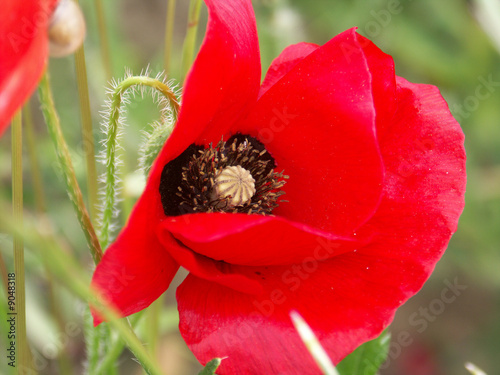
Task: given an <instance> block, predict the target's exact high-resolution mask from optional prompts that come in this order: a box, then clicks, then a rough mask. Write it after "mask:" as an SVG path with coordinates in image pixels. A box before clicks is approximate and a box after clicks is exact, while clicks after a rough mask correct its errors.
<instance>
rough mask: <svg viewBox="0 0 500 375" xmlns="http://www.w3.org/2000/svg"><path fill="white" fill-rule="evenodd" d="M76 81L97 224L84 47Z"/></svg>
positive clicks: (91, 207) (77, 58)
mask: <svg viewBox="0 0 500 375" xmlns="http://www.w3.org/2000/svg"><path fill="white" fill-rule="evenodd" d="M75 68H76V80H77V85H78V96H79V98H80V115H81V119H82V139H83V153H84V155H85V162H86V165H87V190H88V200H89V211H90V217H91V219H92V222H94V223H95V219H96V211H97V202H98V196H97V194H98V185H97V169H96V162H95V147H94V134H93V131H92V115H91V112H90V101H89V87H88V82H87V67H86V65H85V50H84V48H83V45H82V46H81V47H80V48H79V49H78V50H77V51H76V53H75Z"/></svg>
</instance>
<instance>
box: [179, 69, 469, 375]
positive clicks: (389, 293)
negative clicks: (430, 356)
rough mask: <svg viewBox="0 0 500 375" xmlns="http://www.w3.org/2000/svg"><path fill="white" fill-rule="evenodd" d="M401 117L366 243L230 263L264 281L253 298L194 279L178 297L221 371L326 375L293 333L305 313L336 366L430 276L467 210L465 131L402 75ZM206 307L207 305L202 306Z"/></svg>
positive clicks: (431, 93)
mask: <svg viewBox="0 0 500 375" xmlns="http://www.w3.org/2000/svg"><path fill="white" fill-rule="evenodd" d="M397 108H398V110H397V112H396V114H395V116H394V119H393V122H392V123H391V124H384V125H385V127H386V131H384V133H383V134H384V136H383V138H382V139H380V145H381V152H382V154H383V157H384V162H385V166H386V171H387V172H386V182H385V184H384V191H383V199H382V201H381V203H380V206H379V208H378V210H377V213H376V214H375V215H374V216H373V217H372V219H371V220H370V221H369V222H368V223H366V224H365V225H363V226H362V227H361V228H360V229H359V231H358V232H357V236H359V237H365V238H370V243H369V244H368V245H366V246H364V247H362V248H360V249H358V250H357V251H353V252H351V253H346V254H342V255H339V256H337V257H335V258H332V259H329V260H325V261H323V260H321V259H316V260H313V259H306V258H305V259H304V261H303V262H301V263H298V264H295V265H291V266H281V267H278V266H274V267H243V266H234V268H233V271H239V272H241V273H242V274H244V275H247V277H249V278H250V277H254V278H256V279H257V280H258V279H260V280H261V284H262V287H263V288H264V293H263V294H262V295H260V296H255V295H253V296H250V295H246V294H243V293H238V292H236V291H234V290H231V289H229V288H225V287H223V286H221V285H218V284H216V283H207V282H206V281H205V280H202V279H199V278H197V277H195V276H189V277H188V278H187V279H186V280H185V281H184V283H183V284H182V285H181V287H180V288H179V289H178V292H177V299H178V304H179V311H180V330H181V334H182V335H183V337H184V339H185V340H186V342H187V344H188V346H189V347H190V348H191V350H192V351H193V352H194V353H195V355H196V356H197V358H198V359H199V360H200V361H201V362H202V363H205V362H207V361H208V360H210V359H212V358H215V357H226V359H224V360H223V362H222V365H221V367H220V368H219V369H218V373H219V374H221V375H225V374H232V373H236V372H237V373H238V374H243V375H245V374H254V373H266V374H278V373H287V374H295V373H296V374H305V373H307V374H320V371H319V369H317V368H316V367H315V366H314V364H312V362H311V359H310V358H309V356H308V354H307V352H306V351H305V350H304V347H303V344H302V343H301V342H300V340H299V338H298V336H297V334H296V332H295V330H294V329H293V327H292V325H291V323H290V320H289V318H288V313H289V311H290V310H291V309H295V310H297V311H299V312H300V313H301V314H302V315H303V316H304V318H305V320H306V321H307V322H308V323H309V325H310V326H311V327H312V329H313V331H314V332H315V333H316V334H317V336H318V337H319V339H320V341H321V344H322V346H323V347H324V348H325V349H326V350H327V352H328V354H329V355H330V357H331V358H332V359H333V361H334V362H335V363H337V362H339V361H340V360H341V359H342V358H343V357H344V356H345V355H346V354H348V353H349V352H351V351H352V350H353V349H354V348H355V347H357V346H358V345H359V344H361V343H363V342H365V341H367V340H370V339H372V338H374V337H376V336H377V335H378V334H379V333H380V332H381V331H382V330H383V329H384V328H385V327H386V326H387V325H388V324H389V323H390V322H391V320H392V317H393V315H394V312H395V310H396V309H397V308H398V307H399V306H400V305H401V304H402V303H404V302H405V301H406V300H407V299H408V298H409V297H411V296H412V295H414V294H415V293H416V292H417V291H418V290H419V289H420V287H421V286H422V284H423V282H424V281H425V280H426V279H427V278H428V277H429V275H430V273H431V272H432V270H433V268H434V265H435V264H436V262H437V261H438V260H439V258H440V257H441V255H442V253H443V251H444V249H445V248H446V246H447V244H448V241H449V238H450V236H451V234H452V233H453V232H454V231H455V230H456V226H457V222H458V217H459V215H460V213H461V212H462V209H463V206H464V199H463V196H464V191H465V182H466V178H465V152H464V147H463V133H462V131H461V129H460V126H459V125H458V123H457V122H456V121H455V120H454V119H453V117H452V116H451V114H450V112H449V110H448V107H447V105H446V103H445V101H444V100H443V99H442V97H441V95H440V94H439V91H438V90H437V89H436V88H435V87H433V86H427V85H415V84H411V83H408V82H407V81H405V80H404V79H401V78H398V79H397ZM200 306H203V309H201V308H200Z"/></svg>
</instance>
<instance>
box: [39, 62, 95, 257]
mask: <svg viewBox="0 0 500 375" xmlns="http://www.w3.org/2000/svg"><path fill="white" fill-rule="evenodd" d="M38 93H39V96H40V103H41V107H42V112H43V116H44V117H45V122H46V123H47V127H48V128H49V133H50V135H51V137H52V141H53V142H54V147H55V149H56V152H57V157H58V159H59V163H60V165H61V170H62V172H63V175H64V180H65V182H66V190H67V192H68V194H69V197H70V199H71V201H72V202H73V205H74V208H75V211H76V215H77V217H78V221H79V223H80V226H81V228H82V230H83V233H84V234H85V237H86V239H87V243H88V245H89V247H90V252H91V254H92V257H93V258H94V262H95V264H97V263H99V261H100V260H101V258H102V250H101V246H100V244H99V240H98V238H97V235H96V233H95V230H94V227H93V226H92V222H91V220H90V217H89V214H88V211H87V209H86V208H85V204H84V203H83V197H82V192H81V191H80V187H79V186H78V181H77V180H76V176H75V171H74V169H73V163H72V162H71V158H70V155H69V151H68V146H67V145H66V141H65V140H64V136H63V133H62V131H61V126H60V123H59V116H58V115H57V112H56V109H55V105H54V99H53V95H52V90H51V89H50V83H49V75H48V72H45V74H44V75H43V77H42V80H41V81H40V84H39V86H38Z"/></svg>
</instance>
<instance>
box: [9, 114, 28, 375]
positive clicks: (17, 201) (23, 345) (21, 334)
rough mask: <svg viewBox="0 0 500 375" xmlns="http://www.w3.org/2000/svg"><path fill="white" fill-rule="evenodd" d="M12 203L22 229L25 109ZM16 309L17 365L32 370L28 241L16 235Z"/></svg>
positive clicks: (15, 147)
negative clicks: (26, 264) (28, 326)
mask: <svg viewBox="0 0 500 375" xmlns="http://www.w3.org/2000/svg"><path fill="white" fill-rule="evenodd" d="M12 206H13V215H12V219H13V225H14V227H15V228H16V229H17V230H21V231H22V229H21V228H22V227H23V128H22V118H21V112H18V113H17V114H16V115H15V116H14V119H13V120H12ZM14 272H15V274H16V276H15V283H16V286H15V288H16V290H15V296H16V299H15V311H14V314H15V315H13V316H14V317H15V319H16V333H17V338H18V340H17V342H18V347H17V366H18V368H19V369H25V370H26V371H27V370H28V369H32V368H33V366H32V361H31V353H30V351H29V346H28V338H27V336H26V290H25V279H24V242H23V238H22V237H21V236H19V235H16V234H14Z"/></svg>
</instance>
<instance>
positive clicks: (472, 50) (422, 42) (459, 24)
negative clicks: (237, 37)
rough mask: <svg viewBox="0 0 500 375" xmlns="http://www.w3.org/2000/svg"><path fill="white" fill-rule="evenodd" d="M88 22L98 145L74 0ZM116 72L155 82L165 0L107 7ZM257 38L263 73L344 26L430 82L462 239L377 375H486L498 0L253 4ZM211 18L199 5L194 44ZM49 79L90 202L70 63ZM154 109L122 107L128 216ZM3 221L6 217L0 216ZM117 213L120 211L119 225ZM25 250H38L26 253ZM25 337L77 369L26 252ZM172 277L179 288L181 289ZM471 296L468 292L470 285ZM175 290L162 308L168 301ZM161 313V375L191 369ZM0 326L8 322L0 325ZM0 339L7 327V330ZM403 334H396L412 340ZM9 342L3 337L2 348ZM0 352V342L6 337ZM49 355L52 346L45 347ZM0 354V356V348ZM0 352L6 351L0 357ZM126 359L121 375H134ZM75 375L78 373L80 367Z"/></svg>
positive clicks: (177, 38)
mask: <svg viewBox="0 0 500 375" xmlns="http://www.w3.org/2000/svg"><path fill="white" fill-rule="evenodd" d="M81 3H82V4H81V5H82V8H83V10H84V13H85V15H86V18H87V23H88V37H87V40H86V42H85V48H86V51H85V52H86V61H87V70H88V80H89V90H90V99H91V108H92V114H93V124H94V128H95V140H96V141H99V140H100V139H102V135H101V134H100V133H99V131H98V129H99V123H100V121H101V119H100V116H99V111H100V110H101V109H102V105H103V103H104V100H105V87H106V86H107V83H106V82H107V77H106V72H105V69H104V67H103V63H102V59H101V52H100V49H99V48H100V41H99V36H98V31H97V21H96V16H95V4H94V2H93V1H90V0H84V1H81ZM104 5H105V14H106V23H107V26H108V31H109V46H110V56H111V61H112V72H113V77H115V78H117V79H119V78H121V77H123V76H124V74H125V71H126V69H129V70H130V71H132V72H133V73H135V74H138V73H140V72H141V71H144V70H145V69H146V67H149V70H150V71H151V72H152V73H153V75H156V73H158V72H161V71H162V70H163V69H164V63H163V61H164V58H163V55H164V35H165V15H166V13H167V0H149V1H138V0H107V1H106V2H105V3H104ZM188 5H189V4H188V1H177V8H176V17H175V33H174V47H173V51H174V53H173V56H172V60H171V62H172V65H171V69H170V71H169V72H167V73H168V77H169V78H172V79H175V80H176V81H177V82H181V81H182V73H181V62H182V53H181V51H182V42H183V39H184V36H185V30H186V23H187V22H186V21H187V13H188V12H187V10H188ZM254 6H255V11H256V16H257V23H258V31H259V37H260V45H261V53H262V66H263V72H265V71H266V70H267V67H268V66H269V64H270V62H271V61H272V59H273V58H274V57H276V56H277V55H278V54H279V53H280V51H281V50H282V49H283V48H284V47H286V46H287V45H289V44H292V43H297V42H301V41H308V42H313V43H318V44H322V43H325V42H326V41H328V40H329V39H330V38H331V37H333V36H334V35H336V34H338V33H339V32H342V31H344V30H345V29H348V28H350V27H353V26H357V27H358V31H359V33H361V34H362V35H364V36H366V37H368V38H369V39H371V40H372V41H373V42H375V44H377V45H378V46H379V47H380V48H381V49H382V50H384V51H385V52H386V53H388V54H390V55H392V56H393V58H394V60H395V63H396V71H397V74H398V75H400V76H403V77H405V78H407V79H408V80H410V81H413V82H420V83H429V84H433V85H436V86H438V87H439V88H440V89H441V92H442V94H443V96H444V97H445V99H446V100H447V101H448V103H449V105H450V109H451V110H452V113H453V114H454V115H455V117H456V118H457V120H459V122H460V124H461V125H462V128H463V130H464V133H465V134H466V150H467V155H468V189H467V194H466V208H465V211H464V213H463V215H462V217H461V220H460V224H459V228H458V232H457V233H456V234H455V235H454V237H453V239H452V241H451V243H450V246H449V248H448V250H447V252H446V254H445V255H444V257H443V259H442V260H441V261H440V262H439V264H438V266H437V268H436V271H435V273H434V274H433V275H432V277H431V278H430V280H429V281H428V282H427V284H426V285H425V286H424V288H423V289H422V291H421V292H420V293H419V294H418V295H417V296H415V297H414V298H412V299H411V300H410V301H409V302H408V303H407V304H406V305H405V306H403V307H402V308H401V309H400V310H399V311H398V313H397V315H396V319H395V321H394V323H393V325H392V326H391V327H390V331H391V332H392V334H393V341H392V344H391V350H390V356H389V360H388V362H387V364H386V365H385V366H384V368H383V369H382V370H381V374H384V375H392V374H406V375H424V374H425V375H431V374H466V373H467V372H466V370H465V369H464V363H465V362H466V361H471V362H474V363H475V364H476V365H478V366H479V367H481V368H482V369H483V370H485V371H486V372H487V373H488V374H490V375H491V374H496V373H498V369H499V368H500V357H499V356H498V352H499V351H500V319H499V317H500V293H499V290H500V248H499V245H500V228H499V226H500V90H499V88H500V2H499V1H492V0H491V1H489V0H476V1H465V0H440V1H435V0H401V1H397V0H377V1H360V0H351V1H347V0H335V1H334V0H315V1H308V0H261V1H254ZM204 22H206V9H203V10H202V25H201V26H200V29H199V38H198V42H201V39H202V36H203V33H204V26H203V23H204ZM50 72H51V75H52V80H53V89H54V92H55V96H56V106H57V108H58V110H59V114H60V116H61V122H62V126H63V130H64V133H65V135H66V137H67V140H68V143H69V144H70V146H71V152H72V157H73V162H74V164H75V168H76V172H77V175H78V178H79V179H80V185H81V187H82V188H83V190H84V193H85V186H86V185H85V173H86V172H85V163H84V159H83V153H82V140H81V139H82V137H81V130H80V123H81V120H80V112H79V105H78V92H77V88H76V81H75V69H74V59H73V57H67V58H63V59H58V60H56V59H51V61H50ZM31 107H32V109H33V112H34V113H33V116H34V120H35V126H36V129H35V130H36V140H37V146H38V155H39V157H38V159H39V162H40V164H41V168H40V171H41V173H42V177H43V180H44V186H45V195H46V200H47V211H48V216H49V217H50V219H51V220H52V221H53V223H54V228H55V230H56V231H57V233H58V235H60V236H61V237H62V238H64V239H65V241H66V245H67V248H68V251H71V252H73V253H75V254H76V256H77V257H78V258H79V260H80V262H81V264H82V267H84V268H86V269H88V271H89V272H88V273H89V275H90V272H91V261H90V258H89V256H88V253H87V249H86V244H85V240H84V237H83V235H82V233H81V231H80V228H79V226H78V223H77V221H76V218H75V215H74V213H73V209H72V206H71V204H70V202H69V201H68V199H67V195H66V192H65V190H64V184H63V182H62V180H61V177H60V173H59V172H58V167H57V163H56V158H55V153H54V151H53V148H52V144H51V142H50V139H49V138H48V135H47V131H46V129H45V127H44V124H43V120H42V119H41V117H40V114H39V112H38V109H37V107H38V104H37V101H36V99H34V100H32V102H31ZM157 117H158V110H157V108H156V106H155V105H154V103H153V102H152V100H151V99H150V97H148V96H144V97H140V96H137V97H136V98H135V99H133V100H132V104H130V105H129V106H128V117H127V124H128V126H127V128H126V131H125V136H124V143H123V147H124V149H125V150H126V153H125V154H124V157H125V171H124V173H123V177H124V180H125V200H124V203H123V205H122V206H123V207H122V208H123V210H124V212H127V211H128V210H130V207H131V204H132V203H133V200H134V199H135V196H136V192H135V191H136V190H137V187H139V188H140V185H141V178H142V176H141V175H140V174H137V173H134V171H135V170H136V168H137V149H138V145H139V143H140V142H141V139H142V135H141V130H143V129H147V124H148V123H150V122H152V121H154V120H156V119H157ZM31 175H32V171H30V165H29V162H28V161H26V163H25V179H24V181H25V194H26V197H25V204H26V210H27V211H28V212H34V211H35V208H34V207H35V203H34V191H33V186H32V184H31ZM0 181H1V185H0V199H1V200H5V201H9V200H10V199H11V189H10V183H11V167H10V137H9V135H8V134H6V135H5V136H4V137H3V138H2V139H1V140H0ZM3 214H5V213H3ZM125 216H126V215H122V222H123V220H124V218H125ZM32 250H34V249H32ZM0 251H1V253H2V256H3V257H4V259H5V260H6V262H7V266H8V268H9V269H12V261H13V259H12V244H11V241H10V239H9V237H8V236H5V235H0ZM26 268H27V271H26V272H27V276H26V278H27V298H28V323H29V324H28V330H29V335H30V340H31V342H32V344H33V346H34V348H35V350H36V352H37V353H39V354H37V358H38V360H39V361H41V363H42V362H43V363H45V365H44V367H43V368H44V369H43V370H42V371H41V373H42V374H57V373H59V370H58V366H57V364H56V363H55V360H54V358H55V357H57V353H58V352H59V351H61V350H63V351H65V352H67V353H68V354H69V357H70V358H72V360H73V361H74V362H75V364H81V363H82V361H83V355H84V354H83V340H84V339H83V336H82V333H81V329H75V330H73V331H72V334H67V332H66V333H64V334H61V332H60V330H58V328H57V325H56V323H55V321H54V314H53V313H52V312H51V311H50V304H49V301H50V295H49V285H50V283H49V281H48V278H47V276H46V272H45V271H44V269H43V267H42V266H41V265H40V264H38V262H37V261H36V260H35V259H34V258H33V256H32V254H31V252H30V251H27V254H26ZM178 281H179V280H176V282H178ZM448 283H451V284H453V283H457V284H459V285H463V286H464V287H463V288H462V289H461V290H460V291H459V292H458V294H459V295H458V296H457V298H456V299H455V300H454V301H453V302H451V303H443V302H439V301H442V299H441V293H442V291H443V290H444V289H445V288H446V287H447V285H448ZM465 287H466V288H465ZM54 288H55V294H56V298H57V304H58V305H57V306H59V309H60V312H61V313H62V314H63V315H64V319H65V320H66V321H67V322H74V323H76V326H77V327H81V323H82V319H81V311H82V309H83V308H84V304H83V303H82V302H79V301H78V300H76V299H75V298H74V297H72V296H71V295H70V294H69V293H67V292H66V291H65V290H64V288H62V286H61V285H59V284H56V285H55V286H54ZM173 290H174V288H170V290H169V292H167V296H166V302H165V303H166V304H172V303H173V301H174V298H173V296H174V294H173ZM168 311H169V313H168V314H167V313H165V314H164V315H165V316H164V318H163V322H162V324H163V326H164V332H165V334H164V335H163V339H162V342H161V347H160V350H161V356H160V357H161V358H162V363H163V364H164V366H165V368H166V371H167V372H166V373H168V374H194V373H195V371H196V369H197V368H198V365H197V363H196V360H195V359H194V358H193V357H192V355H191V354H190V353H189V351H188V350H187V349H186V347H185V345H184V343H183V341H182V339H181V338H180V336H179V334H178V333H176V328H175V322H176V317H175V313H172V308H170V310H168ZM2 324H3V322H2ZM1 327H2V330H3V329H4V327H3V326H1ZM406 333H408V334H409V337H410V338H409V339H401V338H402V337H406V338H407V337H408V335H407V334H406ZM3 339H4V337H3V335H2V337H1V338H0V340H3ZM0 345H4V343H3V342H2V343H1V344H0ZM48 345H49V346H50V345H52V346H50V347H51V348H55V349H54V350H48V349H47V346H48ZM0 348H3V347H2V346H0ZM2 352H3V349H2ZM129 357H130V355H124V356H122V360H123V365H122V366H123V368H124V372H123V373H137V368H136V367H134V366H133V364H132V362H131V361H130V360H129V359H127V358H129ZM76 373H78V372H76Z"/></svg>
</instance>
